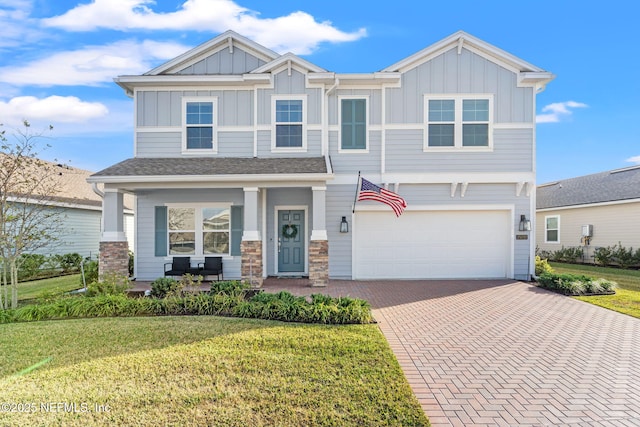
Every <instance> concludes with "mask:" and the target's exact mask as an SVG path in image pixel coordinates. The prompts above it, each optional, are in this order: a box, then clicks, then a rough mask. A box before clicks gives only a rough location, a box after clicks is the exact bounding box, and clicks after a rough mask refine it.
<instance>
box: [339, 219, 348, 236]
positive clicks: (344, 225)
mask: <svg viewBox="0 0 640 427" xmlns="http://www.w3.org/2000/svg"><path fill="white" fill-rule="evenodd" d="M340 232H341V233H348V232H349V223H348V222H347V217H346V216H343V217H342V221H340Z"/></svg>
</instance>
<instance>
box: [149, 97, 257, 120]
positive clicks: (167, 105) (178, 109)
mask: <svg viewBox="0 0 640 427" xmlns="http://www.w3.org/2000/svg"><path fill="white" fill-rule="evenodd" d="M184 97H190V98H193V97H203V98H209V97H217V98H218V111H217V112H214V114H215V115H216V125H217V126H252V125H253V90H198V91H194V90H186V91H156V90H148V91H142V90H141V91H138V92H136V106H137V107H136V117H137V126H138V127H170V126H182V122H183V117H182V116H183V114H184V113H183V111H182V98H184Z"/></svg>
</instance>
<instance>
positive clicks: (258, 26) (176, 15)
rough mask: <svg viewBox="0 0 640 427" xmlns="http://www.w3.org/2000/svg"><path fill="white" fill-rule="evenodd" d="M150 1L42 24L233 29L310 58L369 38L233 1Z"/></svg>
mask: <svg viewBox="0 0 640 427" xmlns="http://www.w3.org/2000/svg"><path fill="white" fill-rule="evenodd" d="M153 4H155V2H154V1H151V0H94V1H93V2H92V3H89V4H82V5H79V6H77V7H75V8H73V9H71V10H69V11H68V12H66V13H65V14H63V15H59V16H55V17H52V18H47V19H44V20H43V23H44V24H45V25H46V26H51V27H58V28H63V29H65V30H68V31H91V30H95V29H98V28H108V29H115V30H121V31H127V30H131V29H147V30H158V29H162V30H190V31H193V30H195V31H207V32H223V31H226V30H228V29H231V30H234V31H236V32H238V33H240V34H242V35H245V36H247V37H250V38H251V39H253V40H255V41H256V42H258V43H260V44H262V45H265V46H267V47H269V48H271V49H273V50H276V51H278V52H286V51H290V52H293V53H296V54H308V53H311V52H312V51H313V50H314V49H316V48H317V46H318V45H319V44H320V43H322V42H332V43H338V42H346V41H354V40H358V39H360V38H362V37H364V36H366V30H365V29H364V28H360V29H358V30H357V31H355V32H351V33H348V32H343V31H340V30H338V29H337V28H335V27H334V26H333V24H332V23H331V22H329V21H323V22H317V21H316V19H315V18H314V17H313V16H311V15H309V14H308V13H306V12H301V11H297V12H293V13H290V14H289V15H286V16H280V17H277V18H260V16H259V13H258V12H255V11H251V10H249V9H247V8H245V7H242V6H240V5H238V4H237V3H235V2H233V1H232V0H187V1H185V2H184V3H183V4H182V5H181V6H180V7H179V8H178V10H177V11H175V12H169V13H157V12H154V11H153V10H152V9H151V7H150V6H151V5H153Z"/></svg>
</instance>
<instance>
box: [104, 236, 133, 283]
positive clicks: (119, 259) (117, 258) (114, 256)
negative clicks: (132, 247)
mask: <svg viewBox="0 0 640 427" xmlns="http://www.w3.org/2000/svg"><path fill="white" fill-rule="evenodd" d="M98 273H99V275H100V277H103V276H104V274H105V273H115V274H117V275H122V276H124V277H129V245H128V243H127V242H126V241H124V242H100V258H99V261H98Z"/></svg>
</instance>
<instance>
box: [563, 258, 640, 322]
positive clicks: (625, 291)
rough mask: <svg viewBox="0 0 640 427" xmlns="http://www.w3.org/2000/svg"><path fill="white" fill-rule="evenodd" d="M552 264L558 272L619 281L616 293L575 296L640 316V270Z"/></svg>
mask: <svg viewBox="0 0 640 427" xmlns="http://www.w3.org/2000/svg"><path fill="white" fill-rule="evenodd" d="M551 266H552V267H553V269H554V270H555V271H556V272H557V273H569V274H584V275H587V276H591V277H595V278H600V277H602V278H604V279H608V280H613V281H614V282H617V283H618V289H616V294H615V295H601V296H592V297H574V298H576V299H579V300H580V301H585V302H588V303H590V304H594V305H598V306H600V307H604V308H608V309H609V310H613V311H617V312H620V313H624V314H628V315H629V316H633V317H637V318H640V271H638V270H625V269H620V268H609V267H597V266H592V265H579V264H563V263H558V262H553V263H551Z"/></svg>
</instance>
